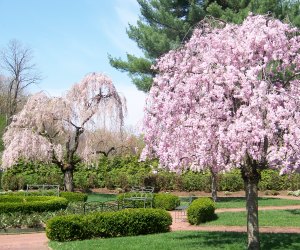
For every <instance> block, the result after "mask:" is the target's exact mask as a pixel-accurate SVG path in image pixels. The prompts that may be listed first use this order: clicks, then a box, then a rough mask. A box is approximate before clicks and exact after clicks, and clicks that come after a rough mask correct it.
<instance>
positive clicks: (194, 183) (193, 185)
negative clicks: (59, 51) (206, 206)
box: [182, 171, 211, 192]
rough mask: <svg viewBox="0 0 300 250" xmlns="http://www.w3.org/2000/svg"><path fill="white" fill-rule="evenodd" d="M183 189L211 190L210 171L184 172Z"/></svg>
mask: <svg viewBox="0 0 300 250" xmlns="http://www.w3.org/2000/svg"><path fill="white" fill-rule="evenodd" d="M182 183H183V184H182V190H186V191H197V190H201V191H205V192H210V190H211V184H210V183H211V178H210V173H208V172H194V171H187V172H185V173H183V174H182Z"/></svg>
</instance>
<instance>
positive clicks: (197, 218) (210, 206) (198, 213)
mask: <svg viewBox="0 0 300 250" xmlns="http://www.w3.org/2000/svg"><path fill="white" fill-rule="evenodd" d="M215 209H216V207H215V203H214V202H213V201H212V199H211V198H208V197H203V198H198V199H196V200H194V201H193V202H192V203H191V205H190V206H189V207H188V209H187V217H188V222H189V223H190V224H192V225H199V224H200V223H203V222H206V221H210V220H213V219H214V218H215V217H216V215H215Z"/></svg>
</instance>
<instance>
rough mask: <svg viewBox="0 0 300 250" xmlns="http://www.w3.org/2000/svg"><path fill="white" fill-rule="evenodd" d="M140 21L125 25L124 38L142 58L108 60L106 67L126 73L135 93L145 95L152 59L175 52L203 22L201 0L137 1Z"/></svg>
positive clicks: (148, 85) (149, 85)
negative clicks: (133, 85) (138, 50)
mask: <svg viewBox="0 0 300 250" xmlns="http://www.w3.org/2000/svg"><path fill="white" fill-rule="evenodd" d="M137 1H138V3H139V5H140V9H141V15H142V17H141V18H140V20H138V21H137V24H136V26H135V25H129V28H128V29H127V34H128V36H129V38H130V39H132V40H133V41H135V42H136V43H137V45H138V47H139V48H140V49H141V50H142V51H143V53H144V55H145V57H136V56H134V55H131V54H127V61H125V60H122V59H121V58H112V57H111V56H109V60H110V64H111V65H112V66H113V67H115V68H117V69H119V70H121V71H125V72H128V73H129V75H130V77H131V78H132V81H133V83H134V84H135V85H136V86H137V88H138V89H139V90H142V91H145V92H147V91H149V89H150V87H151V85H152V78H153V76H154V75H155V71H154V70H152V69H151V65H152V64H153V63H154V62H155V59H157V58H158V57H160V56H161V55H163V54H165V53H167V52H168V51H170V50H171V49H174V48H177V47H178V46H179V45H180V44H181V43H182V42H183V41H186V40H188V39H189V38H190V36H191V34H192V30H193V29H192V27H193V26H194V25H195V24H196V23H198V22H199V20H201V19H203V17H204V16H205V11H204V9H203V1H202V0H137Z"/></svg>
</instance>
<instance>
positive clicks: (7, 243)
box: [0, 233, 49, 250]
mask: <svg viewBox="0 0 300 250" xmlns="http://www.w3.org/2000/svg"><path fill="white" fill-rule="evenodd" d="M48 249H49V248H48V238H47V237H46V234H45V233H28V234H1V235H0V250H48Z"/></svg>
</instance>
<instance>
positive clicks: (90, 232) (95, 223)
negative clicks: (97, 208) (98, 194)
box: [46, 209, 172, 241]
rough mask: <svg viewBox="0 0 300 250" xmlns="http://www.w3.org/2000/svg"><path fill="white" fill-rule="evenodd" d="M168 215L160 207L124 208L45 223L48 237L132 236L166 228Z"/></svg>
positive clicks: (68, 238)
mask: <svg viewBox="0 0 300 250" xmlns="http://www.w3.org/2000/svg"><path fill="white" fill-rule="evenodd" d="M171 223H172V218H171V216H170V214H169V213H168V212H166V211H164V210H160V209H125V210H121V211H117V212H101V213H91V214H88V215H85V216H82V215H69V216H58V217H54V218H52V219H50V220H49V221H48V222H47V226H46V234H47V237H48V238H49V239H50V240H56V241H70V240H77V239H81V240H83V239H89V238H94V237H117V236H133V235H140V234H151V233H161V232H167V231H169V226H170V225H171Z"/></svg>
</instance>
